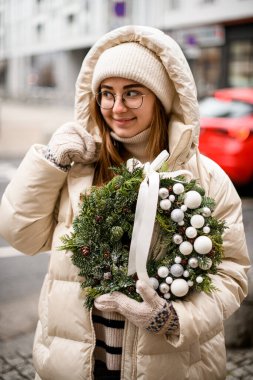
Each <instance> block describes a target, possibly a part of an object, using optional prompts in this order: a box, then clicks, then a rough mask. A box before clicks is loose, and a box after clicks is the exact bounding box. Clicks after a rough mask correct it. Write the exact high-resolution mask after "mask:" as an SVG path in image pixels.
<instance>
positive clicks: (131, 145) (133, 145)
mask: <svg viewBox="0 0 253 380" xmlns="http://www.w3.org/2000/svg"><path fill="white" fill-rule="evenodd" d="M150 131H151V127H149V128H147V129H145V130H144V131H142V132H140V133H138V134H137V135H135V136H133V137H119V136H118V135H116V133H114V132H111V136H112V138H113V139H114V140H115V141H118V142H120V143H122V145H123V146H124V149H125V151H126V152H127V155H129V157H128V158H132V157H134V158H136V159H137V160H139V161H141V162H142V163H144V162H147V161H148V151H147V145H148V140H149V137H150Z"/></svg>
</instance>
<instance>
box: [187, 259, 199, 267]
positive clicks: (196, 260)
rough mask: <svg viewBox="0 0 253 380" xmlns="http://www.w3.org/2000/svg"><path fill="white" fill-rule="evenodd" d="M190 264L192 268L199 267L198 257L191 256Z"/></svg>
mask: <svg viewBox="0 0 253 380" xmlns="http://www.w3.org/2000/svg"><path fill="white" fill-rule="evenodd" d="M188 264H189V266H190V267H191V268H197V267H198V265H199V262H198V259H196V257H191V258H190V259H189V261H188Z"/></svg>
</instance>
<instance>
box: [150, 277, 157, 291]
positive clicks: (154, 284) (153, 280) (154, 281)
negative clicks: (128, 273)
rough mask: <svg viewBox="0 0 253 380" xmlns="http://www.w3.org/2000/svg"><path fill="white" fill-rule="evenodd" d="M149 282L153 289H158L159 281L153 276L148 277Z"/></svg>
mask: <svg viewBox="0 0 253 380" xmlns="http://www.w3.org/2000/svg"><path fill="white" fill-rule="evenodd" d="M149 283H150V285H151V286H152V288H153V289H155V290H156V289H158V287H159V281H158V280H157V279H156V278H155V277H150V278H149Z"/></svg>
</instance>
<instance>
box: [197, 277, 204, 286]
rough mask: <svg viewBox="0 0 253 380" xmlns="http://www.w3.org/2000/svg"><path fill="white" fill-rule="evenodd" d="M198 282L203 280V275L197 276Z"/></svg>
mask: <svg viewBox="0 0 253 380" xmlns="http://www.w3.org/2000/svg"><path fill="white" fill-rule="evenodd" d="M196 282H197V283H198V284H201V282H203V277H202V276H198V277H196Z"/></svg>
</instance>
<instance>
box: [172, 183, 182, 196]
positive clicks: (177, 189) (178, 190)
mask: <svg viewBox="0 0 253 380" xmlns="http://www.w3.org/2000/svg"><path fill="white" fill-rule="evenodd" d="M183 192H184V185H183V184H182V183H175V185H174V186H173V193H174V194H177V195H179V194H182V193H183Z"/></svg>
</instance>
